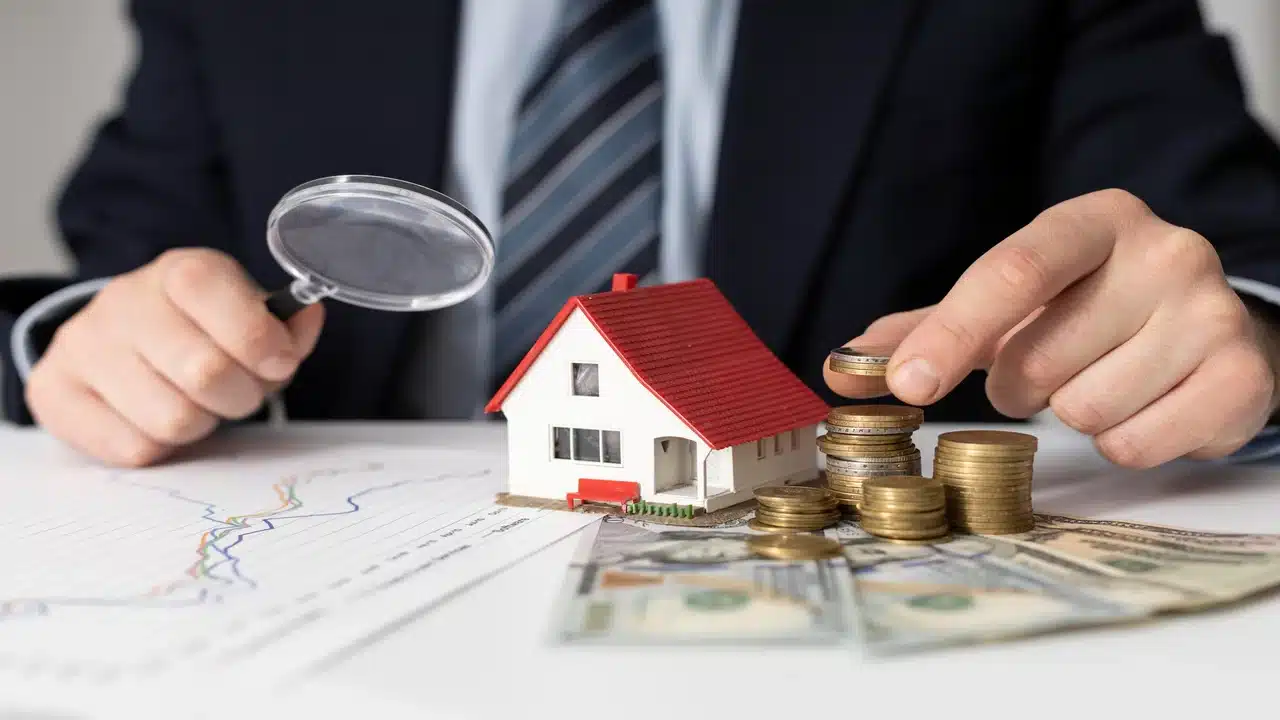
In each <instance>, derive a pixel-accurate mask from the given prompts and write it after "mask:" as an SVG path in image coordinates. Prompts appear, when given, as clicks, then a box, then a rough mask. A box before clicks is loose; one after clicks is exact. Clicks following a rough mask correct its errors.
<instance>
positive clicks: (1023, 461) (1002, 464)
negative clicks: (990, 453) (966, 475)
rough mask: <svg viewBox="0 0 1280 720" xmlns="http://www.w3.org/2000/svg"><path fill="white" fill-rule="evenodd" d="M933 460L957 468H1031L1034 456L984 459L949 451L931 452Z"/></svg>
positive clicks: (1033, 467) (1033, 466)
mask: <svg viewBox="0 0 1280 720" xmlns="http://www.w3.org/2000/svg"><path fill="white" fill-rule="evenodd" d="M933 461H934V462H935V463H937V464H939V465H950V466H952V467H954V468H956V469H957V470H1033V469H1035V458H1034V457H1032V456H1027V457H1024V458H1017V459H1003V458H992V459H985V458H979V457H975V456H972V455H968V456H965V455H961V456H956V455H952V454H950V453H944V452H937V451H935V452H934V453H933Z"/></svg>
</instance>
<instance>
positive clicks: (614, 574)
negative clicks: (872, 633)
mask: <svg viewBox="0 0 1280 720" xmlns="http://www.w3.org/2000/svg"><path fill="white" fill-rule="evenodd" d="M755 534H757V533H756V532H755V531H753V530H750V529H748V528H747V527H746V520H741V521H735V522H730V523H726V524H725V525H720V526H716V527H711V528H691V527H678V528H677V527H671V526H667V525H661V524H657V523H651V522H646V521H644V520H639V519H631V518H621V517H608V518H606V519H605V521H603V522H600V523H597V524H596V525H594V526H592V527H590V528H587V529H586V530H585V531H584V534H583V538H582V542H581V545H580V546H579V548H578V551H577V555H576V556H575V558H574V560H573V562H572V563H571V565H570V568H569V572H568V578H567V580H566V582H565V587H564V591H563V595H562V598H561V601H560V604H559V607H558V610H557V615H556V618H557V619H556V621H555V622H556V624H555V628H554V632H555V639H556V640H557V641H558V642H559V643H562V644H567V645H577V644H684V643H694V644H713V643H731V644H741V643H748V644H773V643H786V644H817V645H830V644H840V643H845V642H849V641H850V640H852V639H853V638H854V637H855V632H856V630H857V629H858V627H859V625H858V624H857V623H856V621H855V619H854V618H853V616H852V615H853V613H854V612H856V606H855V605H854V602H853V576H852V575H851V574H850V572H849V563H848V561H847V560H845V559H843V558H836V559H831V560H813V561H803V562H797V561H782V560H769V559H764V558H759V557H755V556H754V555H753V553H752V552H751V551H750V550H748V548H747V545H746V539H747V538H748V537H750V536H752V535H755Z"/></svg>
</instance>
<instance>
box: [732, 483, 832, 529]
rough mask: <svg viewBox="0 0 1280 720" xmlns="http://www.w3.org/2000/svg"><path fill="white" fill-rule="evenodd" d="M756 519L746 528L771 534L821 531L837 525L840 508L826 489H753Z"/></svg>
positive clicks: (781, 486) (791, 487) (784, 486)
mask: <svg viewBox="0 0 1280 720" xmlns="http://www.w3.org/2000/svg"><path fill="white" fill-rule="evenodd" d="M755 496H756V502H758V503H759V507H757V508H756V516H755V518H754V519H752V520H751V521H750V522H749V523H747V525H748V527H751V528H754V529H756V530H765V531H768V532H775V533H800V532H810V531H812V530H821V529H823V528H826V527H830V526H832V525H835V524H836V523H837V522H839V521H840V508H839V506H838V505H836V500H835V498H833V497H832V496H831V493H830V492H829V491H828V490H827V489H826V488H817V487H805V486H801V485H780V486H769V487H762V488H757V489H756V491H755Z"/></svg>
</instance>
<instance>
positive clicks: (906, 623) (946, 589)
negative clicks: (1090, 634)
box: [827, 514, 1280, 652]
mask: <svg viewBox="0 0 1280 720" xmlns="http://www.w3.org/2000/svg"><path fill="white" fill-rule="evenodd" d="M827 533H828V534H829V535H832V536H837V537H839V538H840V539H841V540H842V543H843V544H844V550H845V556H846V557H847V558H848V560H849V562H850V564H851V566H852V571H853V573H854V575H855V577H856V587H857V598H858V604H859V615H858V616H859V618H860V620H861V622H862V633H861V634H862V637H863V640H864V642H865V643H866V644H867V646H868V648H869V649H870V650H872V651H882V652H893V651H901V650H911V649H922V648H926V647H935V646H943V645H957V644H964V643H972V642H985V641H992V640H999V639H1004V638H1012V637H1022V636H1028V635H1034V634H1038V633H1044V632H1050V631H1059V630H1066V629H1070V628H1077V627H1085V626H1095V625H1105V624H1110V623H1121V622H1129V621H1135V620H1140V619H1146V618H1150V617H1152V616H1155V615H1158V614H1162V613H1172V612H1186V611H1192V610H1197V609H1203V608H1207V607H1212V606H1215V605H1220V604H1224V603H1228V602H1232V601H1235V600H1240V599H1243V598H1245V597H1248V596H1250V595H1253V594H1255V593H1258V592H1261V591H1264V590H1267V589H1271V588H1273V587H1276V586H1277V585H1280V535H1253V534H1248V535H1246V534H1225V533H1208V532H1197V531H1192V530H1181V529H1178V528H1170V527H1163V526H1158V525H1149V524H1143V523H1134V522H1123V521H1111V520H1086V519H1081V518H1073V517H1066V516H1061V515H1044V514H1041V515H1037V516H1036V527H1035V529H1034V530H1031V531H1030V532H1027V533H1022V534H1018V535H1006V536H998V537H988V536H975V535H959V534H957V535H953V536H951V538H950V539H947V540H946V541H944V542H939V543H935V544H930V545H896V544H892V543H889V542H885V541H882V540H879V539H876V538H872V537H870V536H868V535H867V534H866V533H863V532H862V531H861V530H859V529H857V528H854V527H841V528H836V529H832V530H828V531H827Z"/></svg>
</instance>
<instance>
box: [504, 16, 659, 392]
mask: <svg viewBox="0 0 1280 720" xmlns="http://www.w3.org/2000/svg"><path fill="white" fill-rule="evenodd" d="M662 125H663V123H662V82H661V67H660V62H659V57H658V18H657V16H656V12H655V10H654V8H653V5H652V2H651V0H565V2H564V12H563V13H562V14H561V17H560V23H559V25H558V29H557V31H556V33H555V36H554V39H553V41H552V43H551V44H550V46H549V48H548V55H547V56H546V61H545V62H544V64H543V65H541V66H540V67H539V68H538V70H537V72H535V73H534V75H533V77H532V79H531V82H530V83H529V85H528V86H527V87H526V89H525V91H524V93H523V95H522V96H521V98H520V103H519V109H518V111H517V115H516V122H515V130H514V133H513V136H512V142H511V146H510V149H509V152H508V160H507V164H508V165H507V174H506V182H505V185H504V187H503V196H502V213H503V217H502V232H501V234H500V236H499V238H498V243H497V245H498V248H497V261H496V267H495V270H494V278H495V281H496V290H495V303H494V312H495V314H496V322H495V326H494V331H495V333H494V345H493V350H494V358H493V360H494V371H495V372H496V376H495V377H496V383H501V382H502V381H503V380H504V379H505V378H506V376H507V375H508V374H510V372H511V371H512V370H513V369H514V368H515V366H516V364H517V363H518V362H519V361H520V358H521V357H522V356H523V355H524V353H525V352H527V351H528V349H529V347H530V346H531V345H532V344H533V342H534V341H535V340H536V339H537V337H538V334H539V333H541V332H542V330H543V329H545V328H546V326H547V324H548V323H550V321H551V319H552V318H553V317H554V316H555V313H556V312H557V311H558V310H559V309H560V307H561V306H563V305H564V303H565V301H566V300H567V299H568V298H569V297H570V296H573V295H581V294H584V293H592V292H600V291H603V290H606V289H608V287H609V284H610V281H611V278H612V276H613V274H614V273H617V272H629V273H635V274H637V275H639V276H640V277H641V278H645V279H650V280H651V279H653V278H654V276H655V273H656V271H657V268H658V248H659V241H658V233H659V229H660V218H661V210H660V208H661V196H662V192H661V174H662V163H661V159H662V154H661V140H662Z"/></svg>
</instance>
